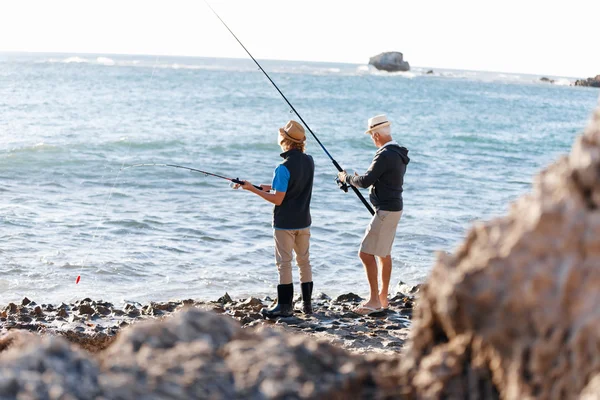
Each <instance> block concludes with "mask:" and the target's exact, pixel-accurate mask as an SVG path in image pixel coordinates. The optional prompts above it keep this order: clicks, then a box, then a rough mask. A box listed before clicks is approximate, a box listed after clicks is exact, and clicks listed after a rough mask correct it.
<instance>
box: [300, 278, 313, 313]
mask: <svg viewBox="0 0 600 400" xmlns="http://www.w3.org/2000/svg"><path fill="white" fill-rule="evenodd" d="M300 286H301V287H302V312H303V313H304V314H312V313H313V309H312V302H311V300H312V291H313V283H312V282H304V283H303V284H301V285H300Z"/></svg>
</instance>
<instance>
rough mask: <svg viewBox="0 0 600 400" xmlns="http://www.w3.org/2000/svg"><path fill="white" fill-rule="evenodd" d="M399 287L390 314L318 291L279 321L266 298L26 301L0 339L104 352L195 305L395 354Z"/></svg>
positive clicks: (403, 326)
mask: <svg viewBox="0 0 600 400" xmlns="http://www.w3.org/2000/svg"><path fill="white" fill-rule="evenodd" d="M399 287H400V288H402V289H404V290H405V292H406V293H402V292H398V293H397V294H396V295H395V296H394V297H393V298H391V300H390V307H389V309H388V310H386V311H384V312H381V313H379V314H376V315H374V316H372V317H362V316H360V315H357V314H354V313H352V311H351V310H352V308H354V307H356V306H357V305H358V304H359V303H360V302H361V301H363V299H361V298H360V297H359V296H358V295H356V294H354V293H347V294H343V295H341V296H338V297H337V298H335V299H331V298H330V297H329V296H327V295H326V294H324V293H321V294H318V295H317V296H316V298H315V299H314V300H313V305H314V307H315V313H314V314H312V315H304V314H302V313H301V312H300V311H297V312H296V313H295V315H294V316H293V317H289V318H280V319H278V320H268V319H264V318H263V317H262V315H261V314H260V313H259V312H260V309H261V308H263V307H265V306H269V305H270V304H271V302H272V300H271V299H270V298H269V297H267V298H263V299H259V298H256V297H249V298H246V299H235V300H234V299H232V298H231V297H230V296H229V295H228V294H225V295H224V296H223V297H221V298H219V299H218V300H214V301H208V302H202V301H195V300H192V299H188V300H179V301H168V302H151V303H149V304H140V303H135V302H128V303H126V304H125V305H124V306H122V307H118V306H116V305H114V304H112V303H109V302H104V301H102V300H92V299H89V298H86V299H82V300H79V301H76V302H74V303H72V304H65V303H62V304H59V305H52V304H37V303H36V302H35V301H31V300H29V299H28V298H24V299H23V300H22V301H21V302H20V303H19V304H16V303H9V304H8V305H6V306H5V307H3V308H0V310H2V311H0V337H1V336H2V335H3V334H6V333H7V332H9V331H13V330H25V331H29V332H33V333H38V334H41V335H54V336H60V337H63V338H65V339H67V340H68V341H69V342H71V343H73V344H76V345H78V346H80V347H81V348H83V349H85V350H87V351H90V352H98V351H101V350H104V349H105V348H107V347H108V346H109V345H110V344H111V343H112V342H113V341H114V340H115V338H116V336H117V334H118V333H119V332H120V331H121V330H122V329H123V328H126V327H128V326H130V325H133V324H135V323H137V322H140V321H145V320H155V319H163V318H165V317H168V316H170V315H172V314H173V313H175V312H177V311H180V310H181V309H183V308H185V307H194V308H198V309H200V310H205V311H212V312H214V313H217V314H223V315H226V316H229V317H231V318H232V319H233V320H236V321H238V322H239V323H240V326H241V327H242V328H254V327H262V326H270V327H274V328H276V329H280V330H282V331H287V332H294V333H301V334H305V335H309V336H311V337H314V338H316V339H320V340H324V341H327V342H330V343H333V344H336V345H339V346H341V347H343V348H345V349H348V350H350V351H352V352H355V353H373V352H376V353H396V352H398V350H399V349H400V348H402V346H403V345H404V343H405V340H406V338H407V334H408V331H409V326H410V317H411V316H412V308H413V303H414V295H415V294H416V293H417V291H418V286H417V287H410V286H406V285H399ZM299 300H300V299H297V301H298V302H299Z"/></svg>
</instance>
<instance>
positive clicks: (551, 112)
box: [0, 53, 599, 304]
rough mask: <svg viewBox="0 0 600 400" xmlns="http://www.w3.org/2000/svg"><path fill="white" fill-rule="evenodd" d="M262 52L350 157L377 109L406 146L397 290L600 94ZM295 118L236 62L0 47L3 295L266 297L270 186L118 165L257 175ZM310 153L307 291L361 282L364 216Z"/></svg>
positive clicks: (568, 140) (522, 78) (502, 201)
mask: <svg viewBox="0 0 600 400" xmlns="http://www.w3.org/2000/svg"><path fill="white" fill-rule="evenodd" d="M259 62H260V63H261V65H262V67H263V68H264V70H265V71H266V72H267V73H268V74H269V76H270V77H271V79H272V80H273V81H274V82H275V83H276V84H277V86H278V87H279V88H280V90H281V91H282V92H283V94H284V95H285V96H286V97H287V99H288V100H289V101H290V103H291V104H292V105H293V107H294V108H295V109H296V111H297V112H298V113H299V114H300V115H301V116H302V118H303V119H304V121H305V123H306V124H307V125H308V127H309V128H310V129H311V130H312V132H313V133H314V135H316V137H318V139H319V140H320V141H321V143H322V144H323V146H324V147H325V149H326V150H327V151H328V152H329V153H330V155H331V157H332V158H333V159H335V160H336V161H337V162H339V164H340V165H342V166H343V167H344V168H345V169H347V170H348V171H350V172H354V171H356V172H358V173H363V172H364V171H366V169H367V168H368V166H369V164H370V162H371V160H372V157H373V155H374V153H375V151H376V148H375V147H374V145H373V143H372V142H371V139H370V138H369V136H368V135H365V134H364V131H365V129H366V125H367V119H368V118H369V117H372V116H374V115H377V114H381V113H385V114H387V115H388V116H389V118H390V120H391V121H392V130H393V136H394V139H395V140H397V141H398V142H399V143H400V144H402V145H403V146H406V147H407V148H408V149H409V156H410V158H411V161H410V164H409V165H408V169H407V172H406V176H405V184H404V213H403V215H402V220H401V222H400V225H399V227H398V231H397V234H396V239H395V242H394V246H393V250H392V258H393V272H392V289H393V287H395V286H396V285H397V284H398V282H400V281H402V282H405V283H407V284H410V285H413V284H417V283H421V282H424V281H426V279H427V275H428V273H429V272H430V271H431V269H432V267H433V265H434V264H435V260H436V254H437V253H438V252H448V253H452V252H453V251H455V250H456V248H457V246H458V245H459V244H460V243H461V241H462V240H463V239H464V238H465V235H466V233H467V232H468V230H469V227H470V226H471V225H473V223H475V222H476V221H488V220H491V219H494V218H496V217H500V216H502V215H504V214H506V213H507V211H508V208H509V206H510V203H511V202H513V201H514V200H516V199H517V198H518V197H519V196H522V195H524V194H526V193H527V192H528V191H530V190H531V188H532V181H533V177H534V175H535V174H536V173H537V172H538V171H540V170H541V169H542V168H544V167H546V166H548V165H549V164H550V163H552V162H553V161H554V160H556V159H557V158H558V157H560V156H561V155H564V154H567V153H568V152H569V150H570V147H571V145H572V143H573V141H574V139H575V138H576V136H577V135H579V134H580V133H581V132H582V130H583V128H584V127H585V125H586V122H587V120H588V119H589V117H590V115H591V112H592V110H593V109H594V108H595V107H596V106H597V104H598V95H599V91H598V90H597V89H594V88H585V87H574V86H570V85H571V84H572V83H573V82H574V80H575V79H576V78H574V77H555V76H546V77H547V78H550V79H553V80H554V83H553V84H550V83H547V82H543V81H541V80H540V79H541V78H542V76H541V75H526V74H514V73H499V72H483V71H461V70H448V69H442V68H431V67H415V68H413V69H412V70H411V71H409V72H402V73H387V72H381V71H377V70H375V69H374V68H373V67H371V66H369V65H366V64H362V65H361V64H335V63H315V62H302V61H274V60H259ZM290 119H296V120H298V119H299V118H298V117H297V115H296V114H295V113H294V112H293V111H292V108H291V107H290V106H289V105H288V104H287V103H286V102H285V101H284V99H283V98H282V97H281V95H280V94H279V93H278V92H277V90H276V89H275V88H274V87H273V86H272V85H271V83H270V82H269V81H268V80H267V78H266V77H265V76H264V74H263V73H262V72H261V71H260V70H259V69H258V67H257V66H256V65H255V64H254V63H253V62H252V60H250V59H216V58H193V57H166V56H139V55H131V56H127V55H107V54H41V53H28V54H21V53H2V54H0V304H6V303H8V302H10V301H19V300H20V299H22V298H24V297H28V298H29V299H31V300H34V301H36V302H37V303H60V302H70V301H74V300H76V299H82V298H85V297H90V298H92V299H96V300H98V299H102V300H105V301H111V302H115V303H122V302H128V301H129V302H148V301H166V300H169V299H188V298H191V299H197V300H214V299H217V298H219V297H220V296H222V295H223V294H225V293H229V294H230V295H231V296H232V297H246V296H265V295H270V296H271V297H274V295H275V288H276V285H277V277H278V274H277V270H276V266H275V263H274V246H273V230H272V226H271V220H272V206H271V205H270V204H269V203H267V202H265V201H264V200H262V199H260V198H259V197H258V196H256V195H254V194H252V193H250V192H247V191H243V190H234V189H232V188H231V187H230V184H229V182H228V181H227V180H224V179H221V178H217V177H213V176H210V175H209V176H206V175H204V174H202V173H199V172H194V171H189V170H185V169H181V168H172V167H164V166H160V165H145V166H137V167H131V166H132V165H135V164H174V165H180V166H185V167H190V168H194V169H199V170H202V171H207V172H211V173H215V174H218V175H222V176H225V177H229V178H239V179H243V180H248V181H250V182H252V183H253V184H257V185H258V184H268V183H270V182H271V179H272V176H273V170H274V168H275V167H276V166H277V165H278V163H280V162H281V161H282V159H281V158H280V156H279V154H280V153H281V150H280V148H279V147H278V145H277V137H278V128H280V127H282V126H284V125H285V123H286V122H287V121H288V120H290ZM307 152H308V153H310V154H311V155H312V156H313V158H314V160H315V165H316V171H315V181H314V187H313V198H312V205H311V212H312V220H313V224H312V227H311V231H312V237H311V262H312V266H313V273H314V287H315V292H316V293H318V292H324V293H326V294H328V295H330V296H332V297H333V296H336V295H339V294H341V293H347V292H354V293H357V294H359V295H362V296H363V297H364V296H366V295H367V293H368V285H367V280H366V277H365V273H364V271H363V267H362V265H361V263H360V261H359V259H358V257H357V252H358V246H359V243H360V240H361V237H362V235H363V233H364V230H365V227H366V226H367V224H368V222H369V219H370V217H371V215H370V213H369V212H368V210H367V209H366V208H365V207H364V205H363V204H362V203H361V202H360V201H359V200H358V198H357V196H355V194H354V193H352V192H351V191H350V192H349V193H344V192H343V191H342V190H340V189H339V188H338V186H337V184H336V182H335V180H334V179H335V177H336V174H337V170H336V169H335V167H334V166H333V164H332V162H331V159H330V158H329V157H328V156H327V154H326V153H325V151H324V150H323V149H322V148H321V146H320V145H319V144H318V143H317V141H316V140H315V138H314V137H313V136H312V135H310V134H309V137H308V139H307ZM363 193H364V195H365V197H367V196H368V193H367V192H366V191H363ZM294 275H295V281H296V284H297V286H296V290H297V291H298V289H299V286H298V274H297V269H294ZM78 277H79V283H76V282H77V280H78Z"/></svg>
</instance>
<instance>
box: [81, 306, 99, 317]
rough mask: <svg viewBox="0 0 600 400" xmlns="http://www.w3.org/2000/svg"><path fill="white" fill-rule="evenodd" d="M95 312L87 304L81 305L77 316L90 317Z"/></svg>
mask: <svg viewBox="0 0 600 400" xmlns="http://www.w3.org/2000/svg"><path fill="white" fill-rule="evenodd" d="M95 312H96V311H95V310H94V309H93V308H92V306H90V305H89V304H87V303H84V304H81V305H80V306H79V315H84V314H88V315H92V314H94V313H95Z"/></svg>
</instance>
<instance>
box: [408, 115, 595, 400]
mask: <svg viewBox="0 0 600 400" xmlns="http://www.w3.org/2000/svg"><path fill="white" fill-rule="evenodd" d="M599 304H600V109H599V110H598V111H596V113H595V115H594V117H593V120H592V122H591V123H590V125H589V126H588V128H587V129H586V130H585V132H584V134H583V135H582V136H580V137H578V138H577V139H576V141H575V144H574V146H573V148H572V150H571V153H570V154H569V156H564V157H562V158H560V159H559V160H558V161H557V162H555V163H554V164H553V165H551V166H550V167H548V168H547V169H546V170H544V171H543V172H542V173H541V174H539V176H538V177H537V179H536V180H535V183H534V187H533V191H532V193H531V194H528V195H526V196H524V197H522V198H521V199H519V200H518V201H517V202H515V203H514V204H513V206H512V208H511V210H510V212H509V214H508V215H507V216H506V217H503V218H498V219H495V220H492V221H490V222H487V223H481V224H477V225H475V226H474V227H473V228H472V229H471V230H470V232H469V233H468V235H467V238H466V240H465V242H464V243H463V244H462V245H461V246H460V248H459V249H458V251H456V253H455V254H454V255H442V254H440V255H439V256H438V261H437V264H436V265H435V266H434V268H433V270H432V272H431V275H430V277H429V279H428V281H427V283H426V284H425V285H424V287H422V288H421V292H420V297H419V299H418V306H417V309H416V310H415V315H414V320H413V321H414V322H413V323H414V325H413V331H412V332H411V337H412V342H411V345H410V347H409V349H408V351H407V352H406V353H405V354H404V357H405V359H404V360H403V367H402V382H403V383H402V386H403V387H404V388H405V389H408V390H409V392H408V394H409V395H410V397H412V398H472V399H475V398H480V399H488V398H504V399H516V398H520V399H524V398H531V399H533V398H546V399H551V398H553V399H568V398H578V396H579V394H580V393H583V392H584V391H586V392H588V393H589V391H591V390H592V388H591V387H590V386H588V385H595V387H596V388H598V387H599V384H598V382H599V381H600V311H599V310H600V307H599V306H598V305H599ZM586 387H587V388H586ZM595 394H596V395H598V392H597V391H596V392H595Z"/></svg>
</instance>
